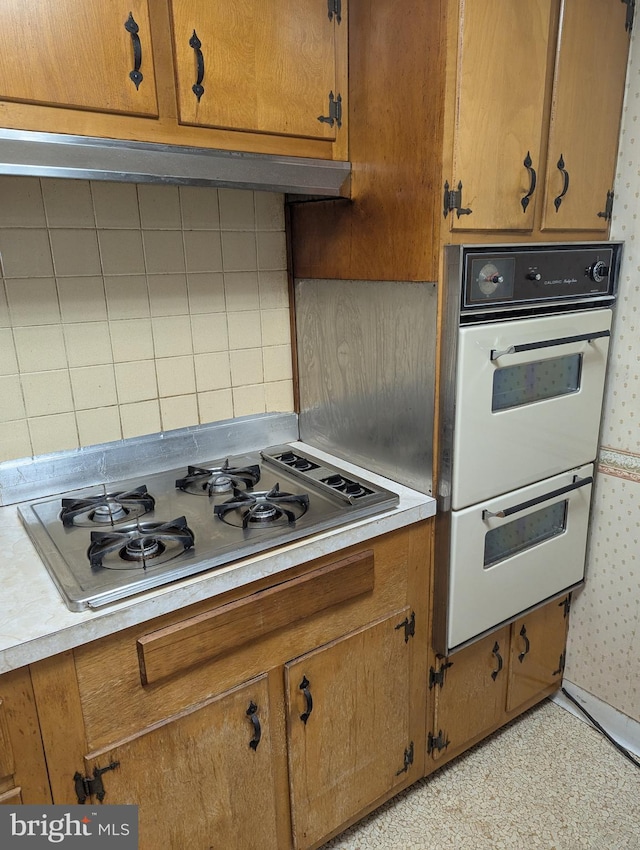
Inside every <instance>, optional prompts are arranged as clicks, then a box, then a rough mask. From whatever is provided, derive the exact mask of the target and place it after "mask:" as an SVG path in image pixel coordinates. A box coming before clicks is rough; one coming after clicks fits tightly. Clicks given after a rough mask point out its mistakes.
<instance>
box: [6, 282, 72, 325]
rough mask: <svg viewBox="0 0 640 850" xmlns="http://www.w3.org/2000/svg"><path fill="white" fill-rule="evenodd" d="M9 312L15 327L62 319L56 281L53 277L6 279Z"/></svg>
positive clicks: (45, 323) (47, 323) (46, 323)
mask: <svg viewBox="0 0 640 850" xmlns="http://www.w3.org/2000/svg"><path fill="white" fill-rule="evenodd" d="M5 286H6V291H7V301H8V304H9V314H10V316H11V323H12V324H13V326H14V327H17V326H19V325H50V324H57V323H58V322H59V321H60V307H59V304H58V291H57V289H56V282H55V280H54V278H52V277H44V278H35V279H33V280H6V281H5Z"/></svg>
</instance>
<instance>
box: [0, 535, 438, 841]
mask: <svg viewBox="0 0 640 850" xmlns="http://www.w3.org/2000/svg"><path fill="white" fill-rule="evenodd" d="M432 531H433V525H432V522H431V521H426V522H423V523H419V524H417V525H415V526H411V527H410V529H401V530H398V531H395V532H391V533H389V534H387V535H383V536H382V537H380V538H377V539H376V540H374V541H369V542H367V543H366V544H360V545H358V546H354V547H351V548H349V549H346V550H342V551H340V552H338V553H333V554H328V555H326V556H324V557H323V558H320V559H318V560H317V561H314V562H313V563H311V564H307V565H303V566H301V567H299V568H296V569H294V570H292V571H290V573H289V574H285V575H283V576H279V578H280V581H279V583H278V584H273V581H272V582H271V583H268V580H265V581H264V582H263V583H262V584H260V583H258V585H257V586H252V588H251V589H252V591H253V592H252V593H249V594H247V589H246V588H245V589H244V595H243V593H242V590H238V591H234V592H232V593H231V594H227V595H226V596H225V597H224V598H221V599H218V600H216V601H215V604H212V602H211V600H209V601H208V602H207V601H206V600H205V601H203V602H202V603H198V604H197V605H195V606H192V607H191V608H190V609H187V610H186V611H183V612H176V613H174V614H171V615H167V616H165V617H162V618H159V619H158V620H155V621H151V622H149V623H144V624H141V625H139V626H134V627H131V628H129V629H126V630H124V631H122V632H118V633H116V634H113V635H110V636H109V637H106V638H103V639H100V640H96V641H94V642H92V643H90V644H86V645H83V646H80V647H77V648H76V649H74V650H72V651H69V652H66V653H63V654H61V655H58V656H54V657H52V658H49V659H45V660H43V661H41V662H37V663H36V664H33V665H32V666H31V668H30V670H27V673H28V674H29V675H30V677H31V680H32V681H33V690H34V694H35V703H36V706H37V711H38V717H39V721H40V732H41V735H42V744H43V748H44V752H45V754H46V763H47V766H48V771H49V779H50V784H51V791H52V797H53V802H59V803H65V804H73V803H77V802H78V797H77V796H76V794H77V790H79V791H80V796H83V795H86V799H85V803H86V804H91V805H99V804H100V797H99V794H100V796H101V795H102V791H101V790H100V788H99V787H97V786H96V785H94V784H92V780H93V779H94V777H95V775H96V774H97V775H98V776H99V777H100V779H101V782H102V784H103V789H102V790H103V791H104V796H103V802H104V804H105V805H107V804H127V803H129V804H137V805H138V807H139V827H140V828H139V835H140V839H139V846H140V848H141V850H157V848H158V847H163V848H167V850H184V848H185V847H188V848H190V850H211V848H212V847H216V848H218V847H221V848H222V847H224V848H226V850H290V848H292V847H293V848H296V850H303V848H304V849H305V850H306V848H311V847H317V846H319V845H320V844H321V843H323V841H326V840H328V838H330V837H331V835H333V834H335V833H336V832H338V831H340V830H341V829H344V828H346V826H348V825H349V824H350V823H352V822H354V821H355V820H357V819H358V818H359V817H362V816H363V815H364V814H365V813H366V812H367V811H369V810H371V809H372V808H374V807H375V806H376V805H379V804H380V803H382V802H384V801H385V800H386V799H388V798H389V797H391V796H393V794H394V793H396V792H397V791H399V790H400V789H402V788H404V787H406V786H407V785H409V784H410V783H412V782H414V781H416V780H417V779H419V778H420V777H421V776H422V775H423V772H424V752H425V727H426V705H427V688H426V660H427V648H428V634H429V627H428V587H429V585H430V564H431V542H432ZM307 584H308V587H307ZM2 681H3V679H2V678H0V684H1V683H2ZM305 683H306V684H305ZM0 696H1V694H0ZM305 713H306V714H307V715H308V716H307V717H306V722H305V719H303V718H304V715H305ZM61 718H64V722H63V723H61ZM1 741H2V727H1V726H0V742H1ZM0 770H5V771H6V770H9V771H10V770H11V766H9V768H2V760H1V757H0ZM83 779H84V780H86V781H85V782H83ZM2 788H3V786H0V791H1V790H2ZM42 799H43V798H41V800H33V802H40V801H42Z"/></svg>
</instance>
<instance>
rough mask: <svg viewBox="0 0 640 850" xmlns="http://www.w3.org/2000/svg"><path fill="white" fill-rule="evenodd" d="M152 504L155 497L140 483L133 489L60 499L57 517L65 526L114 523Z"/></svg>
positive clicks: (146, 511)
mask: <svg viewBox="0 0 640 850" xmlns="http://www.w3.org/2000/svg"><path fill="white" fill-rule="evenodd" d="M154 507H155V499H154V498H153V496H152V495H151V494H150V493H148V492H147V488H146V487H145V486H144V485H142V486H141V487H136V489H135V490H129V491H121V492H117V493H107V492H106V489H105V492H104V493H100V494H98V495H97V496H88V497H84V498H79V499H68V498H67V499H62V501H61V511H60V519H61V520H62V524H63V525H64V526H65V527H66V528H71V527H72V526H74V525H77V526H95V525H115V523H117V522H122V521H123V520H125V519H136V518H137V517H140V516H144V514H147V513H149V512H150V511H152V510H153V509H154Z"/></svg>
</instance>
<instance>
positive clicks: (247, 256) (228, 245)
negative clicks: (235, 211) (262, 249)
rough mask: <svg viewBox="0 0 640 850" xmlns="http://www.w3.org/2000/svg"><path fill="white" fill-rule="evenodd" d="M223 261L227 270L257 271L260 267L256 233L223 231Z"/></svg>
mask: <svg viewBox="0 0 640 850" xmlns="http://www.w3.org/2000/svg"><path fill="white" fill-rule="evenodd" d="M220 236H221V239H222V262H223V267H224V270H225V271H226V272H237V271H238V272H239V271H255V270H257V268H258V259H257V253H256V234H255V233H254V232H253V231H250V232H248V233H240V232H237V231H233V230H229V231H223V232H222V233H221V234H220Z"/></svg>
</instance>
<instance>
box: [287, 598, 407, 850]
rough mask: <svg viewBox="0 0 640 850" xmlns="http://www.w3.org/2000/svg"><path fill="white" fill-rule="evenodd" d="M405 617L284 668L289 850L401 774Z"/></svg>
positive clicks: (330, 827)
mask: <svg viewBox="0 0 640 850" xmlns="http://www.w3.org/2000/svg"><path fill="white" fill-rule="evenodd" d="M410 618H411V610H410V609H409V608H405V609H403V610H401V611H398V612H397V613H395V614H393V615H392V616H391V617H387V618H385V619H384V620H381V621H380V622H378V623H375V624H373V625H370V626H367V627H366V628H364V629H360V630H358V631H357V632H354V633H353V634H351V635H348V636H346V637H344V638H341V639H339V640H337V641H334V642H332V643H331V644H328V645H327V646H325V647H321V648H320V649H318V650H315V651H314V652H310V653H307V654H306V655H303V656H302V657H300V658H298V659H296V660H295V661H291V662H290V663H288V664H287V665H285V683H286V684H285V690H286V698H287V728H288V741H289V748H288V753H289V775H290V781H291V813H292V821H293V837H294V847H295V848H296V850H303V848H307V847H311V846H312V845H313V844H314V843H316V842H317V841H318V840H319V839H320V838H322V837H323V836H324V835H327V833H331V832H333V831H334V830H336V829H337V827H339V826H340V824H342V823H345V822H346V821H348V820H349V818H350V817H351V816H352V815H353V813H354V812H359V811H362V810H363V809H364V808H365V807H366V806H367V805H368V804H370V803H371V802H372V801H373V800H378V799H380V798H381V797H383V796H384V795H388V794H389V793H390V792H392V791H393V789H394V788H395V787H396V786H398V785H400V784H403V782H404V780H405V779H406V778H407V775H408V774H409V771H410V768H411V760H412V759H413V751H414V743H413V737H414V736H415V733H416V730H415V728H413V726H414V724H413V723H412V722H411V711H410V681H411V661H412V658H411V657H412V653H413V647H414V641H413V640H412V639H407V640H405V625H404V624H405V623H406V624H409V622H410ZM413 773H414V771H411V774H413ZM415 778H418V777H417V776H416V777H415Z"/></svg>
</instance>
